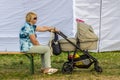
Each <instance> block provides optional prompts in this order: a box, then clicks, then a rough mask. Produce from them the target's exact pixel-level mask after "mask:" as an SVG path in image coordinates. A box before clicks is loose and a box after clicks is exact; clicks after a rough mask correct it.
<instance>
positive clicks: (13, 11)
mask: <svg viewBox="0 0 120 80" xmlns="http://www.w3.org/2000/svg"><path fill="white" fill-rule="evenodd" d="M72 8H73V1H72V0H0V15H1V18H0V51H19V38H18V35H19V30H20V28H21V27H22V26H23V24H24V22H25V15H26V13H27V12H29V11H34V12H36V13H37V14H38V22H37V25H41V26H44V25H47V26H55V27H57V28H58V29H60V30H62V31H63V32H65V34H66V35H68V36H73V35H74V29H73V9H72ZM38 37H39V41H40V44H43V45H44V44H47V43H48V40H49V37H50V34H49V33H47V32H46V33H38Z"/></svg>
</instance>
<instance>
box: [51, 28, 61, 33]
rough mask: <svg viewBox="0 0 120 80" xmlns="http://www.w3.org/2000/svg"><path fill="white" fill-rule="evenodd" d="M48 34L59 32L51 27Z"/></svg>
mask: <svg viewBox="0 0 120 80" xmlns="http://www.w3.org/2000/svg"><path fill="white" fill-rule="evenodd" d="M50 32H59V30H58V29H56V28H55V27H51V28H50Z"/></svg>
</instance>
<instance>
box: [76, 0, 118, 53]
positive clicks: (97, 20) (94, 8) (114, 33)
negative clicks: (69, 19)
mask: <svg viewBox="0 0 120 80" xmlns="http://www.w3.org/2000/svg"><path fill="white" fill-rule="evenodd" d="M74 3H75V8H74V9H75V10H74V11H75V13H74V14H75V15H74V16H75V18H80V19H83V20H84V21H85V22H86V23H88V24H90V25H92V27H93V29H94V31H95V33H96V34H97V35H98V36H99V42H98V49H97V50H96V51H100V52H102V51H115V50H120V36H119V34H120V31H119V30H120V27H119V25H120V7H119V4H120V0H75V2H74Z"/></svg>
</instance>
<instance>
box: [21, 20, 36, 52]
mask: <svg viewBox="0 0 120 80" xmlns="http://www.w3.org/2000/svg"><path fill="white" fill-rule="evenodd" d="M35 29H36V25H30V24H29V23H27V22H26V23H25V24H24V26H23V27H22V28H21V30H20V33H19V39H20V51H21V52H25V51H28V50H29V49H30V48H31V47H32V46H33V44H32V42H31V41H30V38H29V36H30V35H31V34H35Z"/></svg>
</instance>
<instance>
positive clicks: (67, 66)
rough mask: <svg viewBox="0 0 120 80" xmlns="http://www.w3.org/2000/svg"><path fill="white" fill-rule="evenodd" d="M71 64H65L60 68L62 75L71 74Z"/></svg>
mask: <svg viewBox="0 0 120 80" xmlns="http://www.w3.org/2000/svg"><path fill="white" fill-rule="evenodd" d="M72 71H73V64H72V63H71V62H65V63H64V64H63V67H62V73H72Z"/></svg>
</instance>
